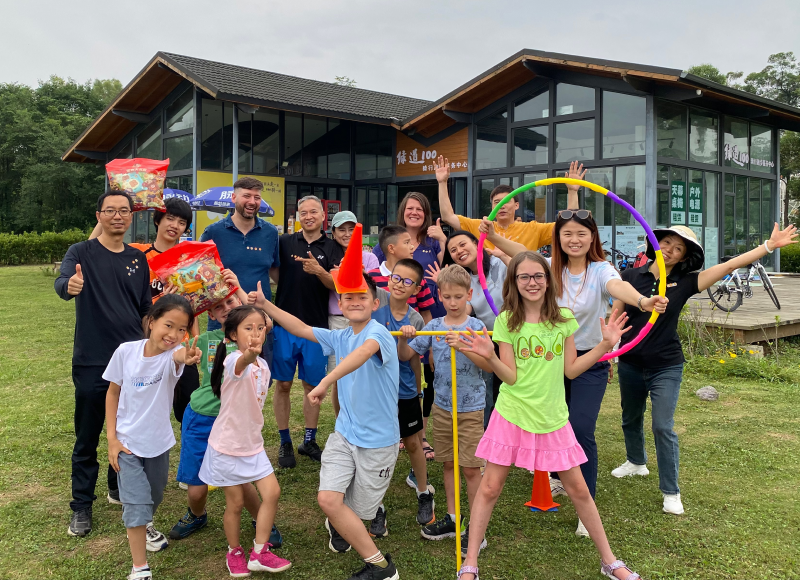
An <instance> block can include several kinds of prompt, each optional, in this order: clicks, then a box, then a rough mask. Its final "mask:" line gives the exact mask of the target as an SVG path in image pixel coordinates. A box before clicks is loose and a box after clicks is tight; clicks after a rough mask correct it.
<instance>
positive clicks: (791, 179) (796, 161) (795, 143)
mask: <svg viewBox="0 0 800 580" xmlns="http://www.w3.org/2000/svg"><path fill="white" fill-rule="evenodd" d="M781 181H783V182H784V183H785V184H786V197H785V198H784V202H783V203H784V205H783V215H784V223H785V224H788V223H789V222H790V221H791V222H792V223H794V224H795V225H800V216H797V215H794V216H793V215H790V213H789V200H793V201H800V133H795V132H794V131H786V132H784V134H783V135H782V136H781Z"/></svg>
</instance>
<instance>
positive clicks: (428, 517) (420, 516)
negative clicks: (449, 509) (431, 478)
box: [414, 485, 436, 526]
mask: <svg viewBox="0 0 800 580" xmlns="http://www.w3.org/2000/svg"><path fill="white" fill-rule="evenodd" d="M431 487H432V486H430V485H428V491H426V492H425V493H421V494H419V495H418V496H417V523H418V524H419V525H421V526H427V525H428V524H432V523H433V522H434V521H435V520H436V517H435V516H434V514H433V510H434V508H435V507H436V502H434V501H433V490H432V489H431ZM414 489H416V488H414Z"/></svg>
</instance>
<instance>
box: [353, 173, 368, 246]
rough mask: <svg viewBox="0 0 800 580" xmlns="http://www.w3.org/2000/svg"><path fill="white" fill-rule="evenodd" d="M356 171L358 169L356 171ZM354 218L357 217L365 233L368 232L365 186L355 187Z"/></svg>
mask: <svg viewBox="0 0 800 580" xmlns="http://www.w3.org/2000/svg"><path fill="white" fill-rule="evenodd" d="M356 173H358V171H356ZM355 214H356V218H357V219H358V223H360V224H364V229H366V231H367V233H369V228H368V227H367V225H366V224H367V222H366V218H367V188H366V187H357V188H356V211H355Z"/></svg>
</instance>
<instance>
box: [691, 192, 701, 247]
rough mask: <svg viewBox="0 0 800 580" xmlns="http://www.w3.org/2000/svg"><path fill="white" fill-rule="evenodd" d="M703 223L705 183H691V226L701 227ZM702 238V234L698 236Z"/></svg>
mask: <svg viewBox="0 0 800 580" xmlns="http://www.w3.org/2000/svg"><path fill="white" fill-rule="evenodd" d="M702 225H703V184H702V183H690V184H689V227H691V228H695V227H697V228H699V227H701V226H702ZM698 239H700V236H698Z"/></svg>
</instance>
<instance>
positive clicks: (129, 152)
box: [117, 139, 133, 243]
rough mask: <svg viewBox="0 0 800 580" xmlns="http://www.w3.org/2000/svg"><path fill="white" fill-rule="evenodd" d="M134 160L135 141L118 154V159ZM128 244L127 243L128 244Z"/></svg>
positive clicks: (124, 146) (127, 144) (130, 142)
mask: <svg viewBox="0 0 800 580" xmlns="http://www.w3.org/2000/svg"><path fill="white" fill-rule="evenodd" d="M132 158H133V139H131V140H130V141H128V142H127V143H126V144H125V145H123V147H122V149H120V150H119V153H117V159H132ZM126 243H127V242H126Z"/></svg>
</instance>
